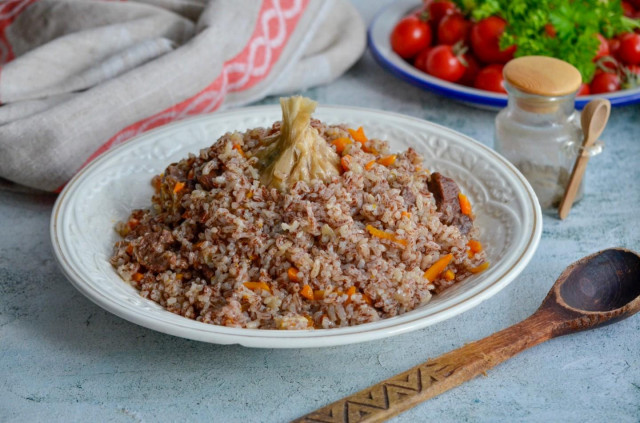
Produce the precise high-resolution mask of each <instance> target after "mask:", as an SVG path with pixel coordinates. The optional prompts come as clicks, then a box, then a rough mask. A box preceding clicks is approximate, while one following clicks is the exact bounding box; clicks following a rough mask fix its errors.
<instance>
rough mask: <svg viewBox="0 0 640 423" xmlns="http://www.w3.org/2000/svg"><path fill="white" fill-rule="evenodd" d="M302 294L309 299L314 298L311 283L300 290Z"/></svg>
mask: <svg viewBox="0 0 640 423" xmlns="http://www.w3.org/2000/svg"><path fill="white" fill-rule="evenodd" d="M300 295H302V296H303V297H305V298H306V299H307V300H309V301H311V300H313V289H311V287H310V286H309V285H305V286H303V287H302V289H301V290H300Z"/></svg>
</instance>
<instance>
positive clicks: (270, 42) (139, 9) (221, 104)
mask: <svg viewBox="0 0 640 423" xmlns="http://www.w3.org/2000/svg"><path fill="white" fill-rule="evenodd" d="M364 48H365V28H364V23H363V22H362V20H361V18H360V16H359V15H358V13H357V12H356V11H355V10H354V9H353V7H352V6H351V5H350V4H349V3H348V1H347V0H210V1H206V0H135V1H87V0H85V1H78V0H39V1H35V0H5V1H3V2H0V104H1V106H0V178H5V179H6V180H9V181H13V182H15V183H17V184H21V185H24V186H28V187H33V188H38V189H42V190H48V191H56V190H59V189H61V187H62V186H63V185H64V184H65V183H66V182H67V181H68V180H69V179H70V178H71V176H73V174H74V173H75V172H77V171H78V170H79V169H80V168H82V167H83V166H84V165H85V164H87V163H88V162H89V161H91V160H92V159H93V158H95V157H97V156H98V155H99V154H101V153H103V152H104V151H107V150H109V149H110V148H112V147H114V146H116V145H118V144H121V143H123V142H125V141H126V140H128V139H130V138H131V137H133V136H135V135H138V134H140V133H142V132H144V131H147V130H149V129H152V128H155V127H157V126H160V125H163V124H166V123H168V122H171V121H175V120H179V119H183V118H185V117H188V116H192V115H195V114H200V113H207V112H212V111H215V110H220V109H222V108H228V107H233V106H239V105H243V104H247V103H250V102H252V101H255V100H258V99H260V98H262V97H264V96H266V95H269V94H284V93H291V92H294V91H297V90H301V89H304V88H308V87H310V86H313V85H317V84H323V83H328V82H330V81H332V80H333V79H335V78H336V77H338V76H339V75H340V74H342V73H343V72H344V71H345V70H346V69H348V68H349V67H350V66H351V65H352V64H353V63H354V62H355V61H356V60H357V59H358V58H359V57H360V55H361V54H362V52H363V50H364Z"/></svg>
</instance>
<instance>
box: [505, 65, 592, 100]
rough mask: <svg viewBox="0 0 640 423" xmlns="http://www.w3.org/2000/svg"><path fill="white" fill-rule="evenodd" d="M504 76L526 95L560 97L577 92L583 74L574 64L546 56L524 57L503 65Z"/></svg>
mask: <svg viewBox="0 0 640 423" xmlns="http://www.w3.org/2000/svg"><path fill="white" fill-rule="evenodd" d="M504 79H505V80H506V81H507V82H508V83H509V84H510V85H512V86H513V87H515V88H517V89H519V90H520V91H523V92H525V93H528V94H536V95H541V96H545V97H559V96H564V95H568V94H571V93H574V92H576V91H578V88H580V84H582V76H581V75H580V72H579V71H578V69H576V68H575V66H573V65H571V64H569V63H567V62H565V61H564V60H560V59H556V58H553V57H546V56H523V57H518V58H517V59H513V60H511V61H510V62H509V63H507V64H506V66H505V67H504Z"/></svg>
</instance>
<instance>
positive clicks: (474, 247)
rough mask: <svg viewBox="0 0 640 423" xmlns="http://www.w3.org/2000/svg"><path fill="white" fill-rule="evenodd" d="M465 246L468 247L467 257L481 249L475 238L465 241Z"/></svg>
mask: <svg viewBox="0 0 640 423" xmlns="http://www.w3.org/2000/svg"><path fill="white" fill-rule="evenodd" d="M467 246H468V247H469V251H468V252H467V254H468V256H469V258H472V257H473V256H475V255H476V254H477V253H479V252H480V251H482V244H480V241H476V240H475V239H472V240H470V241H469V242H467Z"/></svg>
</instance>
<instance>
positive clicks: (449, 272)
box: [444, 269, 456, 281]
mask: <svg viewBox="0 0 640 423" xmlns="http://www.w3.org/2000/svg"><path fill="white" fill-rule="evenodd" d="M444 278H445V279H446V280H448V281H452V280H454V279H455V278H456V274H455V273H453V271H452V270H451V269H449V270H447V271H446V272H444Z"/></svg>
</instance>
